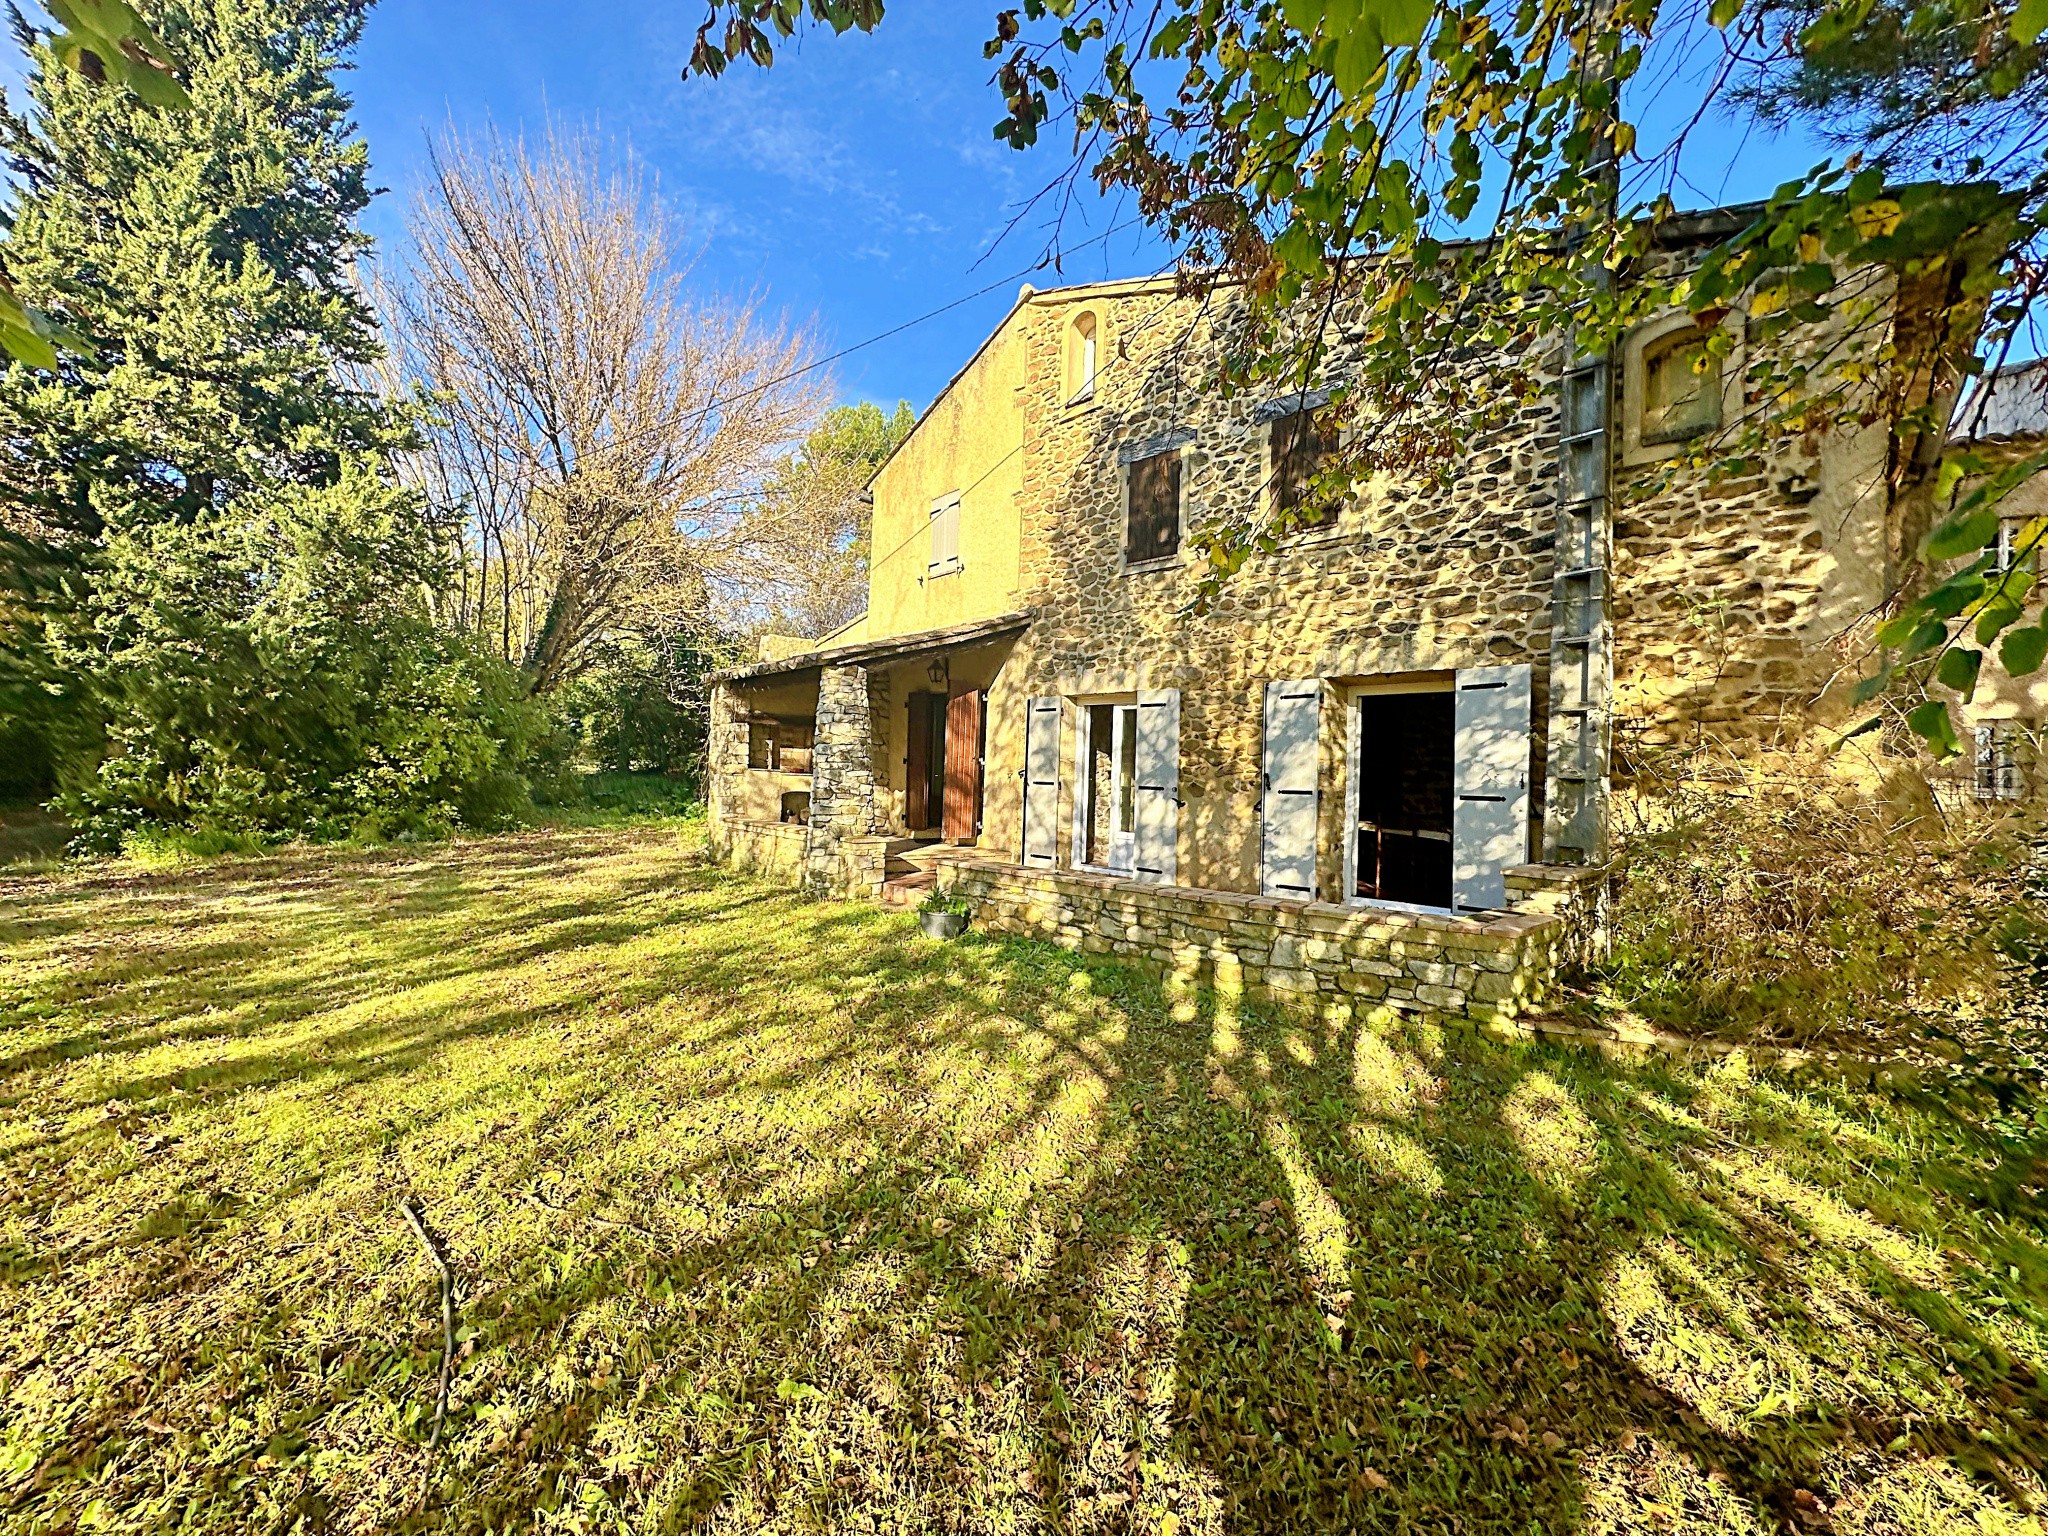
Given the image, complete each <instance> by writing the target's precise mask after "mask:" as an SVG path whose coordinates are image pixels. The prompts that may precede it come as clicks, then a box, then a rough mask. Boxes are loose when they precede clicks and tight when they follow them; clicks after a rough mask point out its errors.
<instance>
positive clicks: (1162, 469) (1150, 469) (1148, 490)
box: [1124, 448, 1180, 565]
mask: <svg viewBox="0 0 2048 1536" xmlns="http://www.w3.org/2000/svg"><path fill="white" fill-rule="evenodd" d="M1124 473H1125V475H1126V476H1127V479H1128V484H1127V486H1126V496H1125V499H1126V502H1127V503H1128V506H1129V516H1128V519H1127V522H1126V526H1125V529H1124V560H1125V562H1126V563H1127V564H1131V565H1135V564H1137V563H1138V562H1139V561H1142V560H1164V559H1167V558H1169V557H1171V556H1173V555H1177V554H1179V553H1180V450H1179V449H1177V448H1174V449H1168V450H1167V451H1166V452H1165V453H1155V454H1153V455H1152V457H1151V458H1149V459H1139V460H1137V461H1136V462H1135V463H1133V464H1131V465H1130V467H1129V468H1128V469H1126V470H1125V472H1124Z"/></svg>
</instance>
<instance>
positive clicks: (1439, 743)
mask: <svg viewBox="0 0 2048 1536" xmlns="http://www.w3.org/2000/svg"><path fill="white" fill-rule="evenodd" d="M1353 707H1354V708H1355V709H1356V710H1357V712H1358V713H1357V719H1356V721H1355V732H1356V734H1355V736H1354V740H1355V742H1356V744H1357V746H1356V752H1355V755H1354V759H1353V762H1354V772H1353V773H1352V775H1351V783H1352V805H1351V808H1350V809H1351V821H1352V825H1353V827H1354V828H1355V839H1356V843H1355V848H1354V850H1353V851H1354V861H1353V871H1354V873H1353V881H1352V891H1351V894H1352V896H1353V897H1354V898H1357V899H1363V900H1369V901H1386V902H1397V903H1400V904H1402V905H1404V906H1418V907H1443V908H1448V907H1449V906H1450V905H1451V891H1452V877H1451V862H1452V861H1451V851H1452V817H1453V806H1454V797H1455V790H1456V786H1455V770H1456V757H1457V704H1456V696H1455V694H1453V692H1452V690H1451V688H1450V685H1449V682H1448V680H1446V682H1445V683H1444V684H1443V685H1442V686H1430V687H1422V688H1416V689H1413V690H1402V691H1398V692H1395V691H1388V692H1370V693H1363V694H1360V695H1359V696H1358V698H1357V700H1356V701H1355V703H1354V705H1353Z"/></svg>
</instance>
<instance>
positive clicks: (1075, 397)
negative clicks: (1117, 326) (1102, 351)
mask: <svg viewBox="0 0 2048 1536" xmlns="http://www.w3.org/2000/svg"><path fill="white" fill-rule="evenodd" d="M1099 331H1100V327H1099V326H1098V324H1097V322H1096V319H1095V316H1094V315H1093V314H1092V313H1091V312H1089V311H1087V310H1083V311H1082V312H1081V313H1080V314H1078V315H1076V316H1075V317H1074V323H1073V326H1072V328H1071V329H1070V331H1069V333H1068V336H1067V404H1069V405H1079V404H1080V403H1081V402H1083V401H1084V400H1093V399H1094V398H1095V373H1096V359H1097V355H1098V353H1097V348H1098V345H1099V340H1100V337H1099Z"/></svg>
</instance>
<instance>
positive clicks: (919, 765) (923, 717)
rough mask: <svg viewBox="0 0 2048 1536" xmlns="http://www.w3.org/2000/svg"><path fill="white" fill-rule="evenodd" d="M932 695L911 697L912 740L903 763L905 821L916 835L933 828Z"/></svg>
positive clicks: (913, 695) (918, 694) (922, 694)
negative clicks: (930, 827) (927, 828)
mask: <svg viewBox="0 0 2048 1536" xmlns="http://www.w3.org/2000/svg"><path fill="white" fill-rule="evenodd" d="M932 702H933V698H932V695H931V694H929V693H913V694H912V695H911V696H910V740H909V743H908V751H907V752H906V753H905V755H904V759H903V820H904V822H905V824H906V825H908V826H909V828H910V830H911V831H913V832H922V831H923V830H924V829H925V828H926V827H929V826H930V825H931V824H932V809H933V807H932V794H931V789H932Z"/></svg>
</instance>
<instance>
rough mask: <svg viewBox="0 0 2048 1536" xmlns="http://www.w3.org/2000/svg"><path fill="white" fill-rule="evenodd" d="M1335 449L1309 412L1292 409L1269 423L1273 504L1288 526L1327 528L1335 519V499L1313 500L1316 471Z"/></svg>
mask: <svg viewBox="0 0 2048 1536" xmlns="http://www.w3.org/2000/svg"><path fill="white" fill-rule="evenodd" d="M1336 448H1337V444H1336V442H1335V441H1334V440H1333V439H1332V438H1331V437H1330V435H1329V434H1327V433H1326V432H1324V431H1323V429H1322V428H1321V427H1319V426H1318V425H1317V424H1316V418H1315V412H1313V411H1296V412H1295V413H1294V414H1293V415H1292V416H1282V417H1281V418H1280V419H1279V420H1277V421H1275V422H1274V423H1273V505H1274V507H1275V508H1277V509H1278V511H1279V512H1280V514H1281V515H1282V516H1283V517H1291V519H1292V521H1291V526H1293V527H1295V528H1300V529H1314V528H1328V527H1330V526H1331V525H1332V524H1334V523H1335V522H1336V521H1337V504H1336V502H1334V501H1327V500H1325V501H1317V500H1314V499H1313V494H1314V489H1315V478H1316V474H1317V472H1318V471H1319V470H1321V468H1322V466H1323V460H1324V459H1325V458H1327V457H1328V456H1329V455H1330V454H1332V453H1334V452H1335V451H1336Z"/></svg>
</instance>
